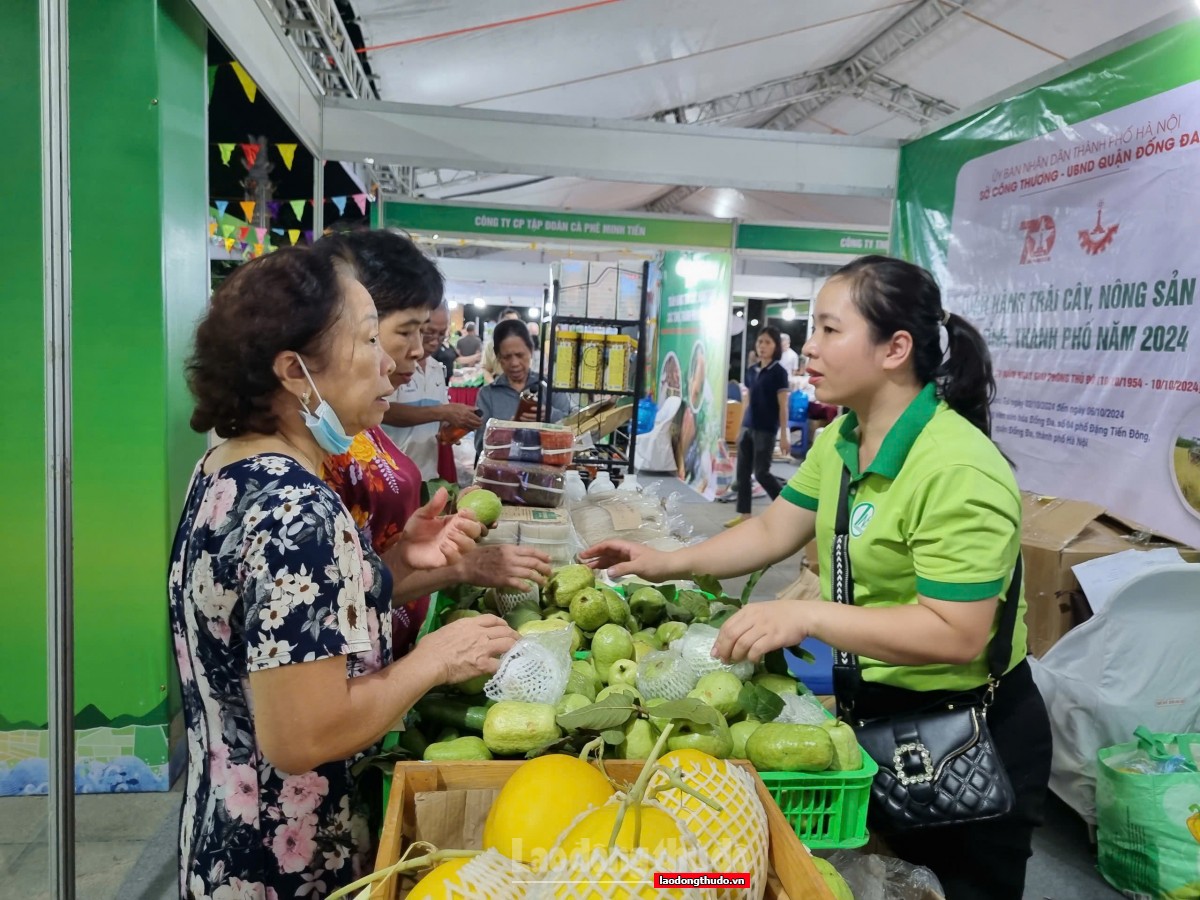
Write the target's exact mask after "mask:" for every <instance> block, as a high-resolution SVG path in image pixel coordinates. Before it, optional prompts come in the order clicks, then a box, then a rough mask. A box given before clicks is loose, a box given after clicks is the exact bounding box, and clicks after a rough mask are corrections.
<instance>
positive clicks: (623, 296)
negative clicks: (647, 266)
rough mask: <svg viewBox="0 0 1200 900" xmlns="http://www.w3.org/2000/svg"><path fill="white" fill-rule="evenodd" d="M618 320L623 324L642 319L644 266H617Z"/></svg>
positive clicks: (631, 263) (626, 264)
mask: <svg viewBox="0 0 1200 900" xmlns="http://www.w3.org/2000/svg"><path fill="white" fill-rule="evenodd" d="M617 318H618V319H620V320H621V321H623V322H640V321H641V319H642V264H641V263H634V262H622V263H618V265H617Z"/></svg>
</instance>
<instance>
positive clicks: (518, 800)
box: [483, 753, 614, 863]
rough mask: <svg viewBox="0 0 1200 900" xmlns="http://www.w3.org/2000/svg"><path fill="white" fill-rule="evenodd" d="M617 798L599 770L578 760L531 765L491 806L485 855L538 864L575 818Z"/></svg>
mask: <svg viewBox="0 0 1200 900" xmlns="http://www.w3.org/2000/svg"><path fill="white" fill-rule="evenodd" d="M613 793H614V792H613V787H612V785H611V784H609V783H608V779H606V778H605V777H604V775H602V774H601V773H600V771H599V770H598V769H597V768H596V767H595V766H593V765H590V764H589V763H586V762H583V761H582V760H580V759H577V758H576V757H574V756H566V755H564V754H561V753H552V754H550V755H548V756H539V757H537V758H536V759H531V760H530V761H529V762H527V763H525V764H524V765H522V766H521V767H520V768H519V769H517V771H515V772H514V773H513V774H512V775H511V776H510V777H509V779H508V781H507V782H506V783H505V785H504V787H503V788H501V790H500V793H499V794H498V795H497V797H496V800H495V802H494V803H493V804H492V808H491V810H490V811H489V812H488V817H487V821H486V822H484V825H483V846H484V849H485V850H486V849H488V848H495V849H496V850H499V851H500V852H501V853H503V854H504V855H505V856H507V857H509V858H510V859H516V860H520V861H521V862H526V863H532V862H537V861H538V860H539V859H541V858H542V857H544V856H545V854H546V852H547V851H549V850H550V848H551V847H553V846H554V843H555V840H556V839H557V838H558V836H559V835H560V834H562V832H563V831H564V830H565V829H566V827H567V826H568V825H570V824H571V822H572V821H574V819H575V817H576V816H578V815H579V814H580V813H583V812H586V811H587V810H588V809H590V808H591V807H593V806H602V805H603V804H604V803H605V801H607V800H608V799H609V798H610V797H611V796H612V795H613Z"/></svg>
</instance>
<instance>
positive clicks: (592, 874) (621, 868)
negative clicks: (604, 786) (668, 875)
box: [525, 793, 717, 900]
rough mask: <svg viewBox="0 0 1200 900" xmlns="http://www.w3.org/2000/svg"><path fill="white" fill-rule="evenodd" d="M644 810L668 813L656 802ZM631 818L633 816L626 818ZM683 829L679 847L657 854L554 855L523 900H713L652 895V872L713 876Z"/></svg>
mask: <svg viewBox="0 0 1200 900" xmlns="http://www.w3.org/2000/svg"><path fill="white" fill-rule="evenodd" d="M624 797H625V795H624V794H621V793H618V794H615V795H614V796H613V797H612V799H610V800H609V801H608V803H619V802H620V801H621V800H623V799H624ZM642 805H643V806H646V807H657V808H658V809H664V810H665V809H666V807H664V806H663V805H662V804H660V803H657V802H655V801H647V802H645V803H643V804H642ZM590 812H591V810H590V809H589V810H585V811H584V812H582V813H580V814H579V815H578V816H576V817H575V819H574V820H573V821H572V822H571V824H570V825H568V826H567V827H566V828H565V829H563V834H564V835H565V834H567V833H569V832H570V831H571V829H573V828H574V827H575V825H576V824H577V823H578V822H579V821H580V820H581V819H583V818H584V817H585V816H587V815H588V814H589V813H590ZM627 815H632V813H627ZM680 825H681V828H680V832H681V837H682V840H681V842H680V843H679V844H678V845H676V846H674V847H671V848H670V849H663V850H660V851H659V852H657V853H651V852H650V851H649V850H645V849H642V848H638V849H636V850H621V849H619V848H618V849H614V850H609V849H608V848H607V846H600V847H592V848H588V849H585V850H581V851H578V852H576V853H572V854H571V855H570V856H567V857H564V855H563V854H562V853H561V852H557V851H556V850H552V851H551V852H550V854H549V855H548V856H547V858H546V866H545V868H543V869H542V870H541V871H540V872H539V873H538V874H537V875H536V876H535V880H534V881H533V882H532V883H531V884H530V885H529V891H528V893H527V894H526V895H525V897H526V900H651V898H653V900H667V898H670V900H716V896H717V895H716V892H715V891H714V890H713V889H712V888H670V889H663V890H656V889H655V887H654V873H655V872H713V871H716V870H715V869H713V866H712V861H711V860H710V859H709V858H708V854H706V853H705V852H704V850H703V849H702V848H701V846H700V843H699V841H697V840H696V837H695V835H694V834H692V832H691V831H689V830H688V829H687V828H685V827H682V823H680Z"/></svg>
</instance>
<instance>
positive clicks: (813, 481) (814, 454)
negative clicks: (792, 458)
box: [779, 426, 837, 512]
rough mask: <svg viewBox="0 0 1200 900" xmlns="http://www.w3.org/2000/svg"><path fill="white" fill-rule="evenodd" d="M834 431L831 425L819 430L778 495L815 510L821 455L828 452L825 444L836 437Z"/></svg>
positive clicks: (819, 489) (819, 493)
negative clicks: (818, 433)
mask: <svg viewBox="0 0 1200 900" xmlns="http://www.w3.org/2000/svg"><path fill="white" fill-rule="evenodd" d="M836 433H837V429H835V428H833V427H831V426H830V427H826V428H825V430H824V431H822V432H821V434H820V436H819V437H818V438H817V439H816V440H815V441H813V445H812V446H811V447H810V448H809V449H808V453H807V454H806V455H805V457H804V461H803V462H802V463H800V468H798V469H796V474H795V475H793V476H792V477H791V478H789V479H788V483H787V484H785V485H784V486H783V490H782V491H781V492H780V494H779V496H781V497H783V499H784V500H787V501H788V502H789V503H794V504H795V505H796V506H799V507H803V508H804V509H811V510H813V511H814V512H815V511H816V509H817V498H818V497H820V496H821V457H822V456H824V455H826V453H828V452H830V451H828V449H827V445H828V443H829V441H831V440H833V439H834V438H835V437H836Z"/></svg>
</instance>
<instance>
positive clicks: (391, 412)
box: [383, 303, 480, 481]
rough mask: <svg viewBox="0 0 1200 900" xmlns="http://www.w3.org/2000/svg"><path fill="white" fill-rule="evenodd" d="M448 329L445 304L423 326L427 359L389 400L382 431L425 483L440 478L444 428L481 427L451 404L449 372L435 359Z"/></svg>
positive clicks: (465, 410)
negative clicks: (441, 432) (441, 445)
mask: <svg viewBox="0 0 1200 900" xmlns="http://www.w3.org/2000/svg"><path fill="white" fill-rule="evenodd" d="M449 327H450V310H449V309H448V308H447V307H446V305H445V304H444V303H443V304H442V305H441V306H439V307H438V308H437V309H435V310H434V311H433V312H432V313H431V314H430V316H429V321H428V322H426V323H425V324H424V325H422V326H421V345H422V349H423V350H424V351H425V355H424V356H423V357H422V358H421V359H420V361H419V362H418V363H417V368H416V371H414V372H413V374H412V378H411V379H409V381H408V382H407V383H406V384H402V385H400V387H398V388H397V389H396V392H395V393H394V394H392V396H391V397H390V398H389V399H390V400H391V407H390V408H389V409H388V411H387V412H386V413H385V414H384V416H383V430H384V431H385V432H387V435H388V437H390V438H391V439H392V440H393V441H394V442H395V444H396V446H397V447H399V448H400V449H401V450H402V451H403V452H404V455H405V456H407V457H408V458H409V459H411V460H412V461H413V463H415V464H416V466H417V468H418V469H420V470H421V480H422V481H432V480H433V479H435V478H437V477H438V431H439V430H440V429H441V427H442V425H443V424H445V425H446V426H448V427H450V428H456V429H460V430H462V431H463V432H464V433H465V432H467V431H474V430H475V429H476V428H478V427H479V424H480V422H479V416H477V415H476V414H475V411H474V410H473V409H471V408H470V407H469V406H466V405H464V404H462V403H451V402H450V391H449V388H447V386H446V383H447V379H446V370H445V368H444V367H443V366H442V364H441V363H439V362H438V361H437V360H436V359H434V358H433V357H434V353H436V352H437V349H438V348H439V347H440V346H441V345H442V341H444V340H445V338H446V331H447V330H448V329H449ZM463 339H464V340H465V336H464V338H463ZM476 340H478V338H477V339H476ZM459 343H460V344H461V343H462V341H461V340H460V341H459Z"/></svg>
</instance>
